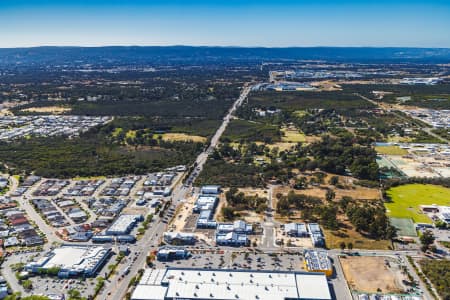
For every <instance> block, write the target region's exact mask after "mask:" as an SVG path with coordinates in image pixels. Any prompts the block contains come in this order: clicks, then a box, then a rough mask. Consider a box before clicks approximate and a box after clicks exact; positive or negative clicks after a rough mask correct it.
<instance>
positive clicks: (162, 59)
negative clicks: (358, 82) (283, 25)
mask: <svg viewBox="0 0 450 300" xmlns="http://www.w3.org/2000/svg"><path fill="white" fill-rule="evenodd" d="M271 60H324V61H335V62H366V63H367V62H377V63H379V62H418V63H448V62H450V49H449V48H370V47H360V48H358V47H305V48H240V47H191V46H167V47H153V46H152V47H138V46H123V47H121V46H114V47H35V48H2V49H0V66H6V65H8V66H12V65H28V66H33V65H43V64H52V65H64V64H68V65H71V64H76V65H80V64H94V65H98V64H103V65H108V64H114V65H121V64H123V65H130V64H131V65H133V64H142V63H148V64H164V63H171V64H177V63H180V64H183V63H200V64H201V63H220V62H227V63H232V62H239V63H242V62H261V61H271Z"/></svg>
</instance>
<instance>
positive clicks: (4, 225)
mask: <svg viewBox="0 0 450 300" xmlns="http://www.w3.org/2000/svg"><path fill="white" fill-rule="evenodd" d="M0 216H1V219H0V246H1V248H3V247H5V248H7V247H14V246H27V247H32V246H38V245H42V244H44V239H43V238H42V237H41V236H40V235H39V234H38V233H37V232H36V230H35V228H34V227H33V226H32V225H31V224H30V222H29V220H28V218H27V216H26V215H25V214H24V212H23V211H21V210H19V209H17V208H8V209H3V210H1V212H0Z"/></svg>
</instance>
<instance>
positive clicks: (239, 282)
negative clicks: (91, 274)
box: [131, 267, 332, 300]
mask: <svg viewBox="0 0 450 300" xmlns="http://www.w3.org/2000/svg"><path fill="white" fill-rule="evenodd" d="M131 299H132V300H166V299H186V300H188V299H221V300H228V299H230V300H231V299H233V300H235V299H252V300H253V299H259V300H274V299H286V300H287V299H289V300H295V299H299V300H301V299H304V300H306V299H308V300H330V299H332V298H331V294H330V290H329V287H328V282H327V279H326V276H325V275H324V274H320V273H303V272H281V271H250V270H226V269H209V270H205V269H190V268H172V267H171V268H167V269H147V270H146V271H145V272H144V274H143V276H142V279H141V281H140V282H139V284H138V286H137V287H136V289H135V290H134V292H133V295H132V296H131Z"/></svg>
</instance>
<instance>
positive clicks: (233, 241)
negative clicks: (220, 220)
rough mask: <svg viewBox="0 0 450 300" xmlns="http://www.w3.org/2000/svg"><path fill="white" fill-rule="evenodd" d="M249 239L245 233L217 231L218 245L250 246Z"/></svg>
mask: <svg viewBox="0 0 450 300" xmlns="http://www.w3.org/2000/svg"><path fill="white" fill-rule="evenodd" d="M249 243H250V242H249V239H248V237H247V235H246V234H245V233H236V232H227V233H222V232H217V233H216V245H221V246H248V244H249Z"/></svg>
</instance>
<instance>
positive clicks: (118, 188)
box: [101, 176, 141, 196]
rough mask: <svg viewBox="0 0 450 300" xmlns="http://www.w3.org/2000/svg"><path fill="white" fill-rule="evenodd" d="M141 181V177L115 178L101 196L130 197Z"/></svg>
mask: <svg viewBox="0 0 450 300" xmlns="http://www.w3.org/2000/svg"><path fill="white" fill-rule="evenodd" d="M140 179H141V176H127V177H119V178H113V179H112V180H111V183H110V184H109V185H108V186H107V187H105V188H104V189H103V191H102V192H101V194H102V195H103V196H128V195H129V194H130V191H131V189H132V188H133V187H134V185H135V184H136V182H138V180H140Z"/></svg>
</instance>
